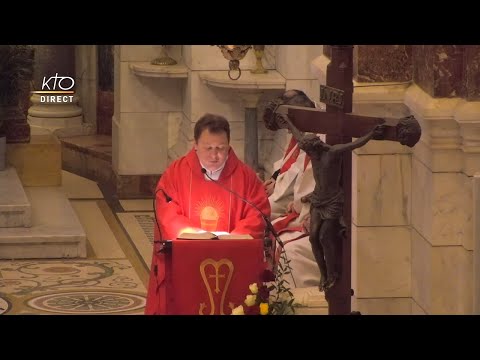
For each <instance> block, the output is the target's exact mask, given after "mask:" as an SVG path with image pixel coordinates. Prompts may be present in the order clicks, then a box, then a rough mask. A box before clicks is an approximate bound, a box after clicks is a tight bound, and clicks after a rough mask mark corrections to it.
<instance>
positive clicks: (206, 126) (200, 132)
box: [193, 114, 230, 171]
mask: <svg viewBox="0 0 480 360" xmlns="http://www.w3.org/2000/svg"><path fill="white" fill-rule="evenodd" d="M193 137H194V139H195V145H194V147H195V151H196V152H197V156H198V160H199V161H200V164H201V165H202V167H204V168H205V169H207V170H209V171H215V170H218V169H219V168H221V167H222V166H223V165H224V164H225V161H227V156H228V151H229V150H230V124H229V123H228V121H227V119H225V118H224V117H223V116H220V115H215V114H205V115H203V116H202V117H201V118H200V119H199V120H198V121H197V123H196V124H195V129H194V130H193Z"/></svg>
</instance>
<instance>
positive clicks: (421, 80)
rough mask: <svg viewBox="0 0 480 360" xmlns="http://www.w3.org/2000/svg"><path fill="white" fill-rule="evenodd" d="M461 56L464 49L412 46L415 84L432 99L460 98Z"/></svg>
mask: <svg viewBox="0 0 480 360" xmlns="http://www.w3.org/2000/svg"><path fill="white" fill-rule="evenodd" d="M464 52H465V46H464V45H415V46H413V49H412V56H413V66H414V73H413V79H414V81H415V83H416V84H417V85H418V86H419V87H420V88H421V89H422V90H423V91H425V92H426V93H427V94H428V95H430V96H431V97H433V98H438V97H443V98H454V97H463V96H464V95H465V82H464V76H463V71H464V68H465V65H464V63H465V59H464Z"/></svg>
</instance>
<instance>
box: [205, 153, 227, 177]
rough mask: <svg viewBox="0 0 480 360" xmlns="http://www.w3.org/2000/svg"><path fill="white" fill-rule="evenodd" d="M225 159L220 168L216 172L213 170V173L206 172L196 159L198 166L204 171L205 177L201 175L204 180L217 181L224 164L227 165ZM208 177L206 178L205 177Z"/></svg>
mask: <svg viewBox="0 0 480 360" xmlns="http://www.w3.org/2000/svg"><path fill="white" fill-rule="evenodd" d="M227 159H228V156H227ZM227 159H225V162H224V163H223V164H222V166H220V167H219V168H218V169H217V170H213V171H210V170H208V169H207V168H206V167H205V165H203V164H202V162H201V161H200V159H198V160H199V161H200V165H201V166H202V168H204V169H205V171H206V173H205V175H203V176H204V177H205V180H218V179H219V177H220V174H221V173H222V170H223V168H224V167H225V164H226V163H227ZM207 175H208V176H207ZM209 177H210V178H211V179H210V178H209Z"/></svg>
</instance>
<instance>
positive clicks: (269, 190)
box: [263, 178, 275, 196]
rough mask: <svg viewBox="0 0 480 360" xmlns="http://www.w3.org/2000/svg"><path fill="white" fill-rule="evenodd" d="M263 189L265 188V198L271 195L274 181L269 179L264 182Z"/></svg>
mask: <svg viewBox="0 0 480 360" xmlns="http://www.w3.org/2000/svg"><path fill="white" fill-rule="evenodd" d="M263 187H264V188H265V192H266V193H267V196H270V195H272V194H273V190H274V189H275V180H274V179H272V178H270V179H268V180H266V181H265V182H264V183H263Z"/></svg>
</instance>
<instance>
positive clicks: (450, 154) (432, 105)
mask: <svg viewBox="0 0 480 360" xmlns="http://www.w3.org/2000/svg"><path fill="white" fill-rule="evenodd" d="M404 101H405V105H407V106H408V107H409V109H410V111H411V113H412V115H414V116H415V118H416V119H417V120H418V121H419V123H420V126H421V127H422V138H421V140H420V142H419V143H418V144H417V146H416V147H415V149H414V154H415V156H416V157H417V158H418V159H419V160H420V161H421V162H422V163H424V164H425V165H426V166H427V167H428V168H430V169H431V170H432V171H433V172H445V171H446V172H455V171H461V170H462V151H461V145H462V137H461V134H460V127H459V125H458V123H457V121H455V113H456V110H457V108H458V105H459V104H461V103H463V102H464V100H462V99H460V98H438V99H437V98H433V97H431V96H430V95H429V94H427V93H426V92H425V91H423V90H422V89H421V88H420V87H419V86H417V85H415V84H413V85H411V86H410V87H409V88H408V89H407V91H406V92H405V100H404Z"/></svg>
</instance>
